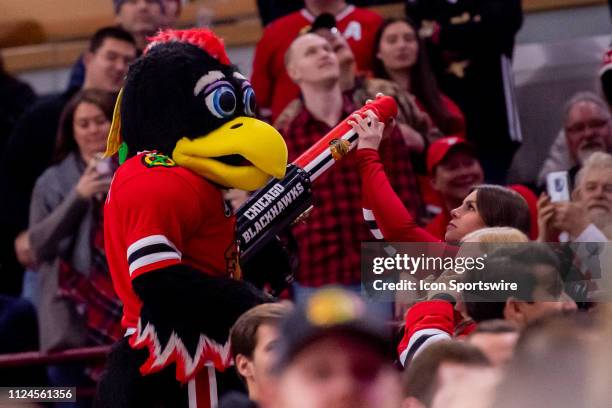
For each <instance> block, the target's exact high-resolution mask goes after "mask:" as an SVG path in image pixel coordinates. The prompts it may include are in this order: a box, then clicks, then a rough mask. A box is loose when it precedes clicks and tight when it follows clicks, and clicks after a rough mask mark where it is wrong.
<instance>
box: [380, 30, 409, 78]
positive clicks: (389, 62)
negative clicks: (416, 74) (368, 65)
mask: <svg viewBox="0 0 612 408" xmlns="http://www.w3.org/2000/svg"><path fill="white" fill-rule="evenodd" d="M418 53H419V43H418V42H417V37H416V33H415V32H414V30H413V29H412V27H410V25H408V23H406V22H404V21H397V22H395V23H392V24H389V25H388V26H387V27H386V28H385V30H384V31H383V34H382V36H381V37H380V44H379V48H378V53H377V54H376V57H377V58H379V59H380V60H381V61H382V63H383V65H384V66H385V69H386V70H387V71H397V70H403V69H410V68H412V67H413V66H414V64H416V61H417V57H418Z"/></svg>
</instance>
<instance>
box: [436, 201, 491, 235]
mask: <svg viewBox="0 0 612 408" xmlns="http://www.w3.org/2000/svg"><path fill="white" fill-rule="evenodd" d="M476 194H477V190H474V191H472V192H471V193H470V194H468V196H467V197H465V199H464V200H463V203H462V204H461V205H460V206H459V207H457V208H455V209H454V210H452V211H451V217H452V219H451V222H449V223H448V226H447V227H446V235H444V239H445V240H446V242H449V243H458V242H460V241H461V238H463V237H464V236H465V235H466V234H469V233H470V232H472V231H476V230H479V229H481V228H485V227H486V225H485V223H484V221H483V220H482V218H481V217H480V213H479V212H478V207H477V205H476Z"/></svg>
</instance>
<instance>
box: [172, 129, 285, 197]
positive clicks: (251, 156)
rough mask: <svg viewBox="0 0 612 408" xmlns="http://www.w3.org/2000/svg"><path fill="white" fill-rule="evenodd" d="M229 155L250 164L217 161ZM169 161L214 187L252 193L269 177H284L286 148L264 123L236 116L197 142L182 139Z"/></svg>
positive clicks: (283, 142) (272, 130) (281, 139)
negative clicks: (208, 181)
mask: <svg viewBox="0 0 612 408" xmlns="http://www.w3.org/2000/svg"><path fill="white" fill-rule="evenodd" d="M229 155H240V156H242V157H243V158H245V159H246V160H248V161H249V162H250V165H240V166H233V165H230V164H226V163H223V162H221V161H219V160H218V159H219V158H221V157H223V156H229ZM172 158H173V159H174V161H175V162H176V163H177V164H178V165H179V166H183V167H186V168H188V169H190V170H192V171H194V172H196V173H198V174H199V175H201V176H202V177H204V178H206V179H208V180H211V181H213V182H215V183H217V184H221V185H222V186H225V187H228V188H239V189H242V190H248V191H252V190H257V189H259V188H261V187H263V186H264V185H265V184H266V183H267V182H268V180H269V178H270V176H272V177H276V178H279V179H280V178H282V177H284V176H285V170H286V168H287V145H286V144H285V141H284V140H283V137H282V136H281V135H280V133H278V131H277V130H276V129H274V128H273V127H272V126H270V125H268V124H267V123H265V122H262V121H260V120H257V119H253V118H249V117H239V118H236V119H234V120H232V121H231V122H228V123H226V124H224V125H223V126H221V127H220V128H218V129H215V130H214V131H212V132H210V133H209V134H207V135H204V136H201V137H198V138H197V139H193V140H191V139H188V138H186V137H184V138H182V139H181V140H179V141H178V142H177V144H176V146H175V148H174V152H173V153H172Z"/></svg>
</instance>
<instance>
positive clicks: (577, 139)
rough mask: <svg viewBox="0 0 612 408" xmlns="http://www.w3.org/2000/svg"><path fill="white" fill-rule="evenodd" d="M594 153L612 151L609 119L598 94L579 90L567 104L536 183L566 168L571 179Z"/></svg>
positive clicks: (610, 120) (540, 182)
mask: <svg viewBox="0 0 612 408" xmlns="http://www.w3.org/2000/svg"><path fill="white" fill-rule="evenodd" d="M594 152H607V153H612V118H611V115H610V111H609V110H608V106H607V104H606V103H605V102H604V101H603V100H602V99H601V98H600V97H599V96H597V95H595V94H594V93H592V92H580V93H577V94H576V95H574V96H573V97H572V98H571V99H570V100H569V102H568V103H567V104H566V108H565V121H564V126H563V131H562V132H561V133H560V134H559V136H558V137H557V139H556V140H555V142H554V144H553V145H552V147H551V148H550V151H549V154H548V158H547V159H546V161H545V162H544V165H543V166H542V170H541V171H540V174H539V176H538V181H539V184H542V185H543V184H544V182H545V180H546V175H547V174H548V173H550V172H552V171H561V170H567V171H569V172H570V177H571V179H572V180H573V178H574V176H575V175H576V173H577V172H578V170H580V168H581V167H582V166H583V164H584V162H585V161H586V159H588V158H589V156H591V154H593V153H594Z"/></svg>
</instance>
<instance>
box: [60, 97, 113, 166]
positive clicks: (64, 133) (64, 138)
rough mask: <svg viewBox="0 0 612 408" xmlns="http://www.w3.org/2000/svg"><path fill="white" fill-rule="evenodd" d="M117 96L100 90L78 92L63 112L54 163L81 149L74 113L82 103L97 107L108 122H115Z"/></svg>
mask: <svg viewBox="0 0 612 408" xmlns="http://www.w3.org/2000/svg"><path fill="white" fill-rule="evenodd" d="M116 99H117V94H116V93H114V92H107V91H101V90H99V89H84V90H82V91H79V92H77V93H76V94H75V95H74V96H73V97H72V98H70V100H69V101H68V103H66V106H64V110H63V111H62V115H61V117H60V122H59V127H58V130H57V139H56V142H55V152H54V154H53V162H54V163H58V162H60V161H62V160H64V159H65V158H66V156H68V154H69V153H71V152H75V151H77V150H78V149H79V147H78V145H77V143H76V140H75V139H74V124H73V122H74V112H75V111H76V109H77V107H78V106H79V105H80V104H81V103H84V102H86V103H91V104H92V105H96V106H97V107H98V108H100V110H101V111H102V112H103V113H104V116H105V117H106V119H108V121H109V122H110V121H112V120H113V109H114V107H115V100H116Z"/></svg>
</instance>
